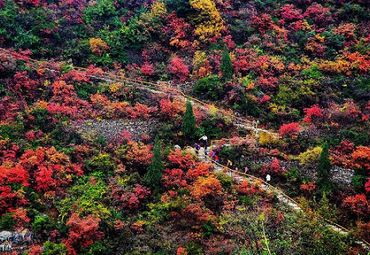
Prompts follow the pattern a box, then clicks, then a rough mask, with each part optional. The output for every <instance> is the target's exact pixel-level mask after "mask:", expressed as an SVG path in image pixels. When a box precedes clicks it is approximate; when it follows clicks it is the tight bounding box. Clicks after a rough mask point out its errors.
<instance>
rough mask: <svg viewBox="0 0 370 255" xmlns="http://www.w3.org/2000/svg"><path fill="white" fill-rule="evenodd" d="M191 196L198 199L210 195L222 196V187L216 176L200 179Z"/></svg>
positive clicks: (196, 182) (195, 184)
mask: <svg viewBox="0 0 370 255" xmlns="http://www.w3.org/2000/svg"><path fill="white" fill-rule="evenodd" d="M191 194H192V196H193V197H194V198H196V199H202V198H204V197H206V196H208V195H221V194H222V186H221V183H220V181H219V180H218V179H217V178H216V177H214V176H208V177H199V178H198V179H197V180H196V181H195V183H194V186H193V189H192V191H191Z"/></svg>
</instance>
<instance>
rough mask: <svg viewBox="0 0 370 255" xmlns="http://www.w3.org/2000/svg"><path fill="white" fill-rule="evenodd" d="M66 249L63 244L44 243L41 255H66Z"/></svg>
mask: <svg viewBox="0 0 370 255" xmlns="http://www.w3.org/2000/svg"><path fill="white" fill-rule="evenodd" d="M66 254H67V247H66V246H65V244H63V243H53V242H50V241H46V242H45V243H44V245H43V251H42V253H41V255H66Z"/></svg>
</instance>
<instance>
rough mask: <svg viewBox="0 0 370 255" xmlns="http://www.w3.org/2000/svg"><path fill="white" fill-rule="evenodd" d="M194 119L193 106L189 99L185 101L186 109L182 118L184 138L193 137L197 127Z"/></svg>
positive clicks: (189, 138) (190, 138)
mask: <svg viewBox="0 0 370 255" xmlns="http://www.w3.org/2000/svg"><path fill="white" fill-rule="evenodd" d="M195 124H196V120H195V115H194V112H193V106H192V104H191V102H190V101H187V102H186V111H185V114H184V117H183V119H182V132H183V134H184V136H185V138H186V139H188V140H192V139H194V137H195V135H196V132H197V128H196V126H195Z"/></svg>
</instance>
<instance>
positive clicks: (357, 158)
mask: <svg viewBox="0 0 370 255" xmlns="http://www.w3.org/2000/svg"><path fill="white" fill-rule="evenodd" d="M352 158H353V160H354V166H355V167H357V168H364V169H365V170H367V171H369V172H370V147H366V146H358V147H357V148H356V150H355V151H354V152H353V153H352Z"/></svg>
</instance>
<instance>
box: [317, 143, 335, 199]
mask: <svg viewBox="0 0 370 255" xmlns="http://www.w3.org/2000/svg"><path fill="white" fill-rule="evenodd" d="M317 185H318V187H319V190H320V192H330V191H331V188H332V187H331V182H330V159H329V145H328V143H324V145H323V147H322V152H321V154H320V159H319V166H318V169H317Z"/></svg>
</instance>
